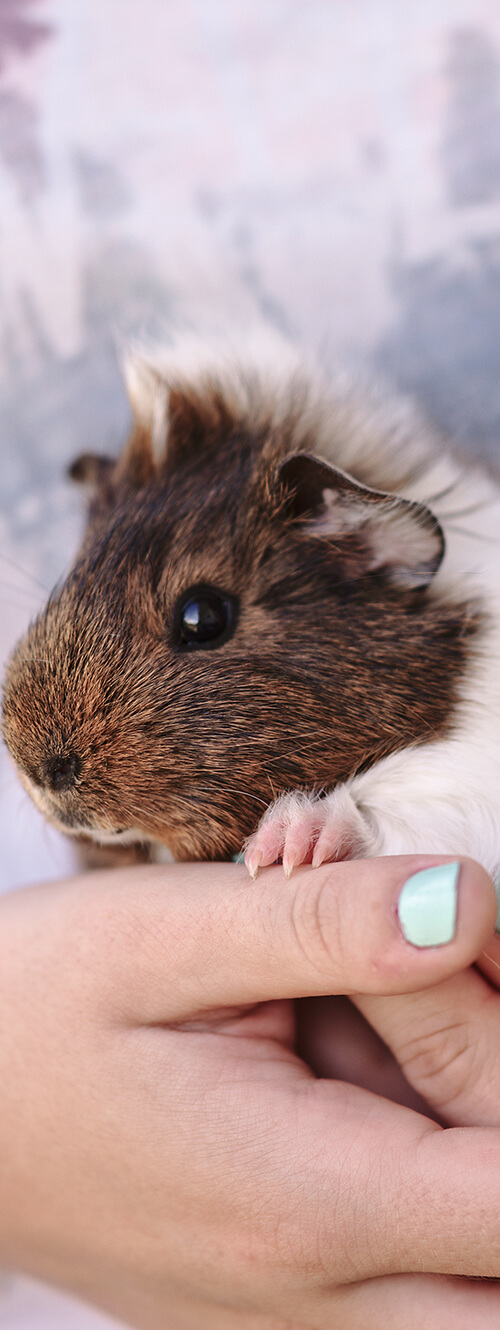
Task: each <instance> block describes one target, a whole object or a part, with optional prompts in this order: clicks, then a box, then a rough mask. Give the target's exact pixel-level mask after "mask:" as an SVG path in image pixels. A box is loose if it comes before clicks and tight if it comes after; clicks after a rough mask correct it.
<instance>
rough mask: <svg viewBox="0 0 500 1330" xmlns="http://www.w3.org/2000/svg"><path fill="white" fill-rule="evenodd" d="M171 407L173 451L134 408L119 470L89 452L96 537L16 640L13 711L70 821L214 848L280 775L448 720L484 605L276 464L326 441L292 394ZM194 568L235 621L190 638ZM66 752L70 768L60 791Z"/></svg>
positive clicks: (369, 759) (358, 763)
mask: <svg viewBox="0 0 500 1330" xmlns="http://www.w3.org/2000/svg"><path fill="white" fill-rule="evenodd" d="M169 412H170V415H169V442H168V450H167V452H166V456H165V458H164V460H161V461H160V462H158V461H157V460H155V457H154V450H153V446H152V442H151V438H150V435H149V433H148V431H147V430H146V429H145V428H144V426H141V425H137V426H136V427H135V429H134V432H133V435H132V437H131V440H130V441H129V444H128V447H127V448H126V449H125V451H124V453H123V455H122V458H120V459H119V460H118V462H117V463H116V464H115V465H114V466H110V465H107V466H105V465H97V464H94V465H92V464H91V463H90V462H89V460H88V459H87V460H86V463H85V465H83V463H82V464H81V465H80V477H79V478H80V479H83V480H84V481H86V482H87V483H88V484H89V486H90V488H91V489H92V490H93V497H92V499H91V505H90V514H89V525H88V530H87V535H86V538H85V540H84V542H83V546H82V549H81V552H80V554H79V556H78V558H77V560H76V563H75V565H74V568H73V569H72V571H71V572H70V574H69V577H68V578H67V580H66V582H65V583H64V585H63V586H62V587H61V588H59V589H56V590H55V591H54V593H53V594H52V596H51V598H50V600H49V602H48V604H47V606H46V608H45V610H44V611H43V613H42V614H41V615H40V616H39V618H38V619H37V620H36V622H35V623H34V624H33V625H32V626H31V627H30V629H29V630H28V633H27V634H26V637H25V638H24V639H23V641H21V642H20V643H19V645H18V646H17V648H16V650H15V652H14V654H13V656H12V659H11V661H10V663H9V666H8V670H7V677H6V685H5V696H4V705H3V727H4V735H5V739H6V742H7V744H8V747H9V749H10V751H11V753H12V755H13V757H14V759H15V761H16V762H17V764H18V766H19V769H20V771H21V774H22V777H23V778H24V780H25V782H26V783H27V784H28V787H29V788H30V790H31V792H32V793H33V794H34V796H35V797H36V798H37V801H38V802H39V803H40V804H41V806H42V807H43V809H44V811H45V812H46V814H47V815H48V816H49V817H50V818H52V820H54V821H55V822H56V823H57V824H58V825H62V826H66V827H67V829H68V830H72V829H73V830H74V831H78V832H79V833H85V832H86V831H87V830H88V832H89V833H92V832H94V833H96V832H98V831H99V830H101V831H103V832H104V833H113V832H118V831H120V832H121V831H126V830H129V829H133V830H135V831H136V832H137V839H138V840H142V838H144V839H145V840H148V839H152V840H159V841H163V842H164V843H166V844H167V845H168V846H169V848H170V849H171V850H172V852H173V854H174V855H175V857H176V858H178V859H192V858H194V859H196V858H217V859H218V858H225V857H227V856H230V855H231V854H234V853H235V852H237V851H238V850H239V849H240V848H241V845H242V842H243V839H244V838H245V836H247V835H248V834H249V833H250V832H251V831H252V830H254V828H255V827H256V825H257V823H258V821H259V819H260V817H261V814H262V813H263V812H264V809H265V808H266V806H267V805H268V804H269V803H270V802H271V801H272V799H273V798H274V797H275V796H277V795H278V794H280V793H281V792H283V791H285V790H290V789H295V788H297V787H307V788H316V789H319V788H324V789H331V788H333V786H334V785H335V784H336V783H337V782H339V781H342V780H345V779H346V778H348V777H349V776H351V775H353V774H354V773H355V772H356V771H359V770H360V769H362V768H364V767H366V766H368V765H371V764H372V763H373V762H375V761H376V760H377V759H378V758H380V757H382V756H384V755H386V754H388V753H390V752H394V751H396V750H397V749H400V748H402V747H406V746H407V745H409V744H412V743H418V742H421V741H425V740H429V739H430V738H432V737H434V736H436V735H442V734H444V733H445V732H446V730H447V728H448V727H449V725H450V724H451V721H452V717H453V713H454V707H455V703H456V700H457V688H458V683H459V680H460V677H461V675H462V674H463V670H464V668H465V664H466V661H467V657H468V653H469V651H470V642H471V639H472V638H473V635H474V633H475V632H476V630H477V628H478V624H479V617H478V615H477V614H476V613H475V611H474V609H473V607H472V608H471V607H470V606H468V605H467V604H466V603H459V602H458V601H457V602H454V603H453V602H451V601H447V602H446V603H444V602H443V603H442V602H440V601H439V599H437V598H436V597H435V596H434V595H433V593H432V590H427V589H426V587H425V586H424V587H423V588H420V589H418V588H417V589H413V590H412V589H408V588H407V587H404V586H401V585H394V584H393V582H392V581H391V579H390V577H389V576H388V572H387V569H384V567H383V566H381V567H380V566H379V567H377V568H376V569H373V567H372V566H371V564H370V559H369V549H368V544H369V541H368V536H367V531H366V530H365V528H364V527H363V525H361V527H358V528H357V529H355V530H354V529H353V530H343V531H340V532H339V533H338V534H337V535H336V536H331V535H330V536H325V538H318V535H317V534H316V533H314V531H313V529H312V526H311V522H310V518H311V517H312V516H314V507H315V502H316V500H315V498H314V495H312V494H311V493H310V487H309V488H307V487H306V488H305V489H304V487H303V486H302V488H301V484H302V482H301V476H300V474H299V473H300V472H301V467H300V466H299V468H298V471H297V476H298V479H297V478H296V479H295V481H293V476H294V466H292V467H291V469H289V472H288V473H287V470H286V467H287V466H288V463H286V465H285V467H284V469H283V470H282V471H281V473H280V467H282V465H283V464H284V463H285V462H286V459H287V458H288V457H289V456H290V453H291V452H294V453H296V452H300V451H301V450H302V451H303V452H304V453H307V452H314V439H312V438H311V435H310V431H307V430H304V432H303V436H302V438H301V439H300V440H299V441H297V437H296V433H297V430H296V420H295V418H294V415H293V411H291V413H290V420H289V422H288V424H287V422H286V420H285V421H280V424H279V428H278V427H277V426H274V425H273V422H272V416H270V419H269V421H268V422H265V421H264V422H262V420H260V421H259V424H258V428H256V429H255V431H252V430H251V429H250V428H249V427H248V424H247V423H246V422H244V423H241V422H239V421H238V418H237V415H235V413H234V411H233V410H232V409H231V407H230V406H229V405H228V404H227V403H226V402H225V400H224V398H223V395H221V393H220V392H219V391H218V390H215V389H214V390H213V391H210V390H209V389H207V390H206V391H205V393H204V394H202V395H200V393H196V392H194V391H192V392H191V391H187V390H186V391H184V392H183V391H180V390H179V391H177V390H176V391H175V392H174V391H172V393H171V396H170V402H169ZM301 465H302V464H301ZM311 465H313V464H311ZM292 482H293V483H292ZM382 497H383V498H384V502H385V503H386V497H384V496H378V499H381V498H382ZM347 501H348V499H346V502H347ZM318 502H319V500H318ZM376 502H377V496H376V498H375V500H374V499H373V498H371V499H370V503H371V505H372V508H373V507H374V505H375V507H376ZM386 506H387V505H386ZM414 507H415V505H414ZM422 511H423V512H424V513H427V510H422ZM425 520H427V521H431V522H432V521H434V519H431V517H430V514H428V513H427V517H426V518H425ZM434 526H435V527H436V526H437V524H436V523H435V522H434ZM197 584H205V585H206V584H208V585H211V586H215V587H218V588H221V589H222V590H223V591H226V592H229V593H232V594H233V595H234V596H235V597H237V600H238V603H239V612H238V619H237V624H236V629H235V632H234V634H233V636H232V637H230V638H229V640H228V641H226V642H224V644H223V645H221V646H220V647H218V648H217V649H213V650H194V651H189V652H183V651H179V650H178V648H177V647H176V646H175V644H174V643H173V641H172V624H173V617H174V608H175V605H176V603H177V601H178V598H179V596H180V595H181V593H182V592H183V591H185V590H187V589H188V588H190V587H192V586H195V585H197ZM68 757H69V759H70V760H71V761H74V762H75V764H76V766H75V770H76V778H75V783H74V786H73V787H72V788H71V789H67V790H61V791H54V790H53V789H51V787H50V782H49V780H48V772H49V769H50V763H51V762H53V761H54V759H55V758H61V759H65V758H66V759H68Z"/></svg>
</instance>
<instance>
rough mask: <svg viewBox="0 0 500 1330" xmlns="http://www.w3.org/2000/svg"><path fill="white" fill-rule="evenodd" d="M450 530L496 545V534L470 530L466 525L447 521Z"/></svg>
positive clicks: (459, 534)
mask: <svg viewBox="0 0 500 1330" xmlns="http://www.w3.org/2000/svg"><path fill="white" fill-rule="evenodd" d="M447 528H448V531H455V532H456V534H457V535H458V536H470V539H471V540H481V541H483V542H485V543H486V545H494V544H495V543H496V542H495V538H494V536H485V535H484V532H482V531H468V530H467V527H465V526H456V525H455V523H454V522H448V523H447Z"/></svg>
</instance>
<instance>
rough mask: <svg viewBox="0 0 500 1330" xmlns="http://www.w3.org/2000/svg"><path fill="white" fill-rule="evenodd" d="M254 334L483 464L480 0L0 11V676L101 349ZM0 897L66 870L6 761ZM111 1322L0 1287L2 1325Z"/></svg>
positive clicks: (96, 406) (103, 404)
mask: <svg viewBox="0 0 500 1330" xmlns="http://www.w3.org/2000/svg"><path fill="white" fill-rule="evenodd" d="M256 318H260V319H262V318H264V319H265V320H267V321H268V322H269V323H270V324H271V325H273V326H274V327H276V328H278V329H280V330H282V331H284V332H286V333H288V334H289V335H290V336H291V337H292V338H295V339H297V340H298V341H300V342H302V343H304V345H306V346H307V347H308V348H309V349H312V350H313V351H315V352H316V354H317V355H318V356H319V358H320V359H321V360H322V362H323V363H324V364H325V365H326V366H328V365H329V364H333V363H337V362H338V361H341V362H344V363H345V362H348V363H350V364H352V363H354V364H358V365H363V366H366V365H367V366H368V367H369V368H370V369H371V370H372V371H373V372H374V373H375V374H378V375H383V376H384V377H385V378H387V379H389V381H390V382H392V383H394V384H396V385H397V386H398V387H399V388H402V389H404V390H405V391H409V392H411V393H412V394H413V395H414V396H416V397H417V399H418V400H419V402H420V404H421V405H422V406H423V407H424V408H425V410H426V412H427V414H428V415H429V416H430V417H431V418H432V420H433V422H434V423H435V424H437V425H438V426H439V428H440V429H441V430H442V431H444V433H446V434H451V435H452V436H453V438H454V439H455V440H456V442H457V444H458V446H459V447H460V449H461V450H462V451H465V452H467V453H469V454H474V455H476V456H478V457H481V458H483V459H485V460H486V461H488V463H489V464H490V465H491V466H493V467H496V468H498V467H499V465H500V444H499V438H500V6H499V5H498V4H497V3H495V0H406V3H404V4H401V2H400V0H182V3H180V0H179V2H177V0H140V3H137V0H64V3H63V0H0V450H1V468H0V659H1V660H4V659H5V657H6V655H7V653H8V651H9V650H10V648H11V646H12V645H13V643H14V641H15V640H16V638H17V637H18V636H19V635H20V634H21V633H22V631H23V630H24V627H25V626H26V623H27V621H28V619H29V617H30V616H31V615H32V614H33V613H34V612H35V611H36V609H37V608H38V606H39V605H40V604H41V602H42V601H43V600H44V598H45V596H46V593H47V591H48V590H49V589H50V587H51V585H52V584H53V582H54V581H55V580H56V578H58V577H59V576H60V575H61V573H62V572H63V571H64V569H65V567H66V566H67V564H68V562H69V561H70V558H71V555H72V552H73V550H74V548H75V545H76V543H77V540H78V535H79V531H80V529H81V511H80V501H79V497H78V494H75V493H73V491H72V488H71V486H70V485H69V483H67V481H66V480H65V468H66V466H67V464H68V463H69V462H70V461H71V459H72V458H73V456H74V455H75V454H76V453H77V452H78V451H80V450H82V449H87V448H96V449H109V450H115V451H117V450H118V449H119V447H120V444H121V442H122V441H123V439H124V437H125V434H126V430H127V424H128V408H127V404H126V400H125V396H124V392H123V389H122V386H121V382H120V376H119V373H118V368H117V353H116V348H117V346H119V345H120V344H121V343H122V342H123V340H124V339H126V338H127V337H131V336H136V335H143V336H144V335H151V334H158V335H161V334H162V333H163V334H167V335H168V333H169V331H170V330H172V328H179V327H184V326H188V327H195V328H197V329H198V330H201V331H202V332H203V331H205V330H206V331H207V332H209V331H210V329H217V328H224V329H227V328H228V327H230V328H231V327H234V328H235V329H237V328H238V326H241V325H242V324H244V323H245V322H246V321H255V319H256ZM0 834H1V843H2V862H1V865H0V889H3V890H6V889H8V888H10V887H13V886H16V885H19V884H21V883H23V882H27V881H30V880H35V879H43V878H49V877H54V876H57V875H60V874H61V873H64V872H65V871H67V869H68V868H69V867H71V863H72V859H71V851H70V848H69V846H68V845H67V844H66V843H65V842H63V841H62V840H61V839H60V838H59V837H58V836H57V835H56V834H55V833H54V832H52V831H50V830H49V829H48V828H47V827H45V826H44V824H43V823H42V822H41V820H40V819H39V817H38V814H37V813H36V811H35V810H34V809H33V808H32V807H31V805H30V804H29V803H28V801H27V798H26V797H25V796H24V795H23V793H22V791H21V789H20V786H19V785H18V784H17V781H16V778H15V776H14V774H13V772H12V770H11V768H10V766H9V764H8V761H7V758H6V757H5V755H4V754H2V757H1V763H0ZM105 1325H110V1322H108V1321H106V1320H105V1319H104V1318H102V1317H98V1316H97V1315H95V1314H93V1313H91V1312H87V1311H86V1310H85V1309H80V1308H78V1307H77V1306H76V1305H74V1304H72V1303H70V1302H69V1301H68V1300H66V1299H64V1298H62V1297H59V1296H58V1295H55V1294H52V1293H51V1292H49V1291H47V1290H42V1289H39V1288H38V1287H37V1286H35V1285H32V1284H30V1283H28V1282H27V1281H22V1280H17V1279H14V1280H13V1279H11V1278H9V1277H8V1276H6V1277H5V1278H4V1280H3V1284H2V1293H1V1295H0V1330H42V1327H43V1330H63V1327H64V1330H92V1328H93V1330H98V1328H99V1327H104V1326H105Z"/></svg>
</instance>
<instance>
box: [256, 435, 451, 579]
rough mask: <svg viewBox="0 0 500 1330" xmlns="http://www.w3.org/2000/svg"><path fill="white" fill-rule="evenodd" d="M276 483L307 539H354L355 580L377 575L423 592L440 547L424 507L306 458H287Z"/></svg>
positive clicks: (438, 535) (440, 538)
mask: <svg viewBox="0 0 500 1330" xmlns="http://www.w3.org/2000/svg"><path fill="white" fill-rule="evenodd" d="M278 479H279V482H280V485H281V486H283V487H284V488H285V491H288V495H289V497H288V511H290V508H291V510H292V512H293V515H294V516H295V517H296V518H297V519H298V520H300V521H301V523H302V524H303V525H304V527H305V529H306V531H307V534H308V535H309V536H316V537H318V538H319V539H323V540H335V541H339V540H340V539H341V538H342V537H345V536H349V535H354V534H355V535H356V536H357V550H358V558H357V567H358V568H359V572H358V576H363V575H364V574H366V573H368V572H376V571H380V572H382V571H383V572H384V573H385V575H386V577H387V578H388V580H389V581H390V582H392V584H393V585H394V586H399V587H402V588H406V589H411V588H418V587H426V586H428V584H429V582H430V581H431V580H432V578H433V577H434V574H435V573H436V572H437V570H438V568H439V565H440V563H441V560H442V558H443V554H444V549H445V541H444V535H443V532H442V529H441V527H440V525H439V522H438V521H437V519H436V518H435V517H434V514H433V513H432V512H431V510H430V508H427V507H426V506H425V504H422V503H415V502H413V501H411V500H410V499H402V498H400V497H399V496H398V495H395V494H385V493H384V492H383V491H381V490H373V489H370V488H369V487H368V486H367V485H362V484H360V482H359V481H357V480H354V479H353V477H352V476H348V475H347V474H346V473H345V471H341V470H340V469H339V468H337V467H334V466H330V465H329V463H328V462H323V461H321V460H320V459H319V458H317V457H313V456H311V455H309V454H308V453H295V454H294V455H293V456H291V457H287V458H286V459H285V461H284V462H282V464H281V466H280V468H279V472H278ZM359 550H361V553H360V554H359Z"/></svg>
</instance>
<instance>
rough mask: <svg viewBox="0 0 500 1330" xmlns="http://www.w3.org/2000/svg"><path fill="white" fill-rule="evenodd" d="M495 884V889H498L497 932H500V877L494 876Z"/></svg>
mask: <svg viewBox="0 0 500 1330" xmlns="http://www.w3.org/2000/svg"><path fill="white" fill-rule="evenodd" d="M493 886H494V888H495V891H496V893H497V904H498V910H497V921H496V924H495V933H500V877H494V878H493Z"/></svg>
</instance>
